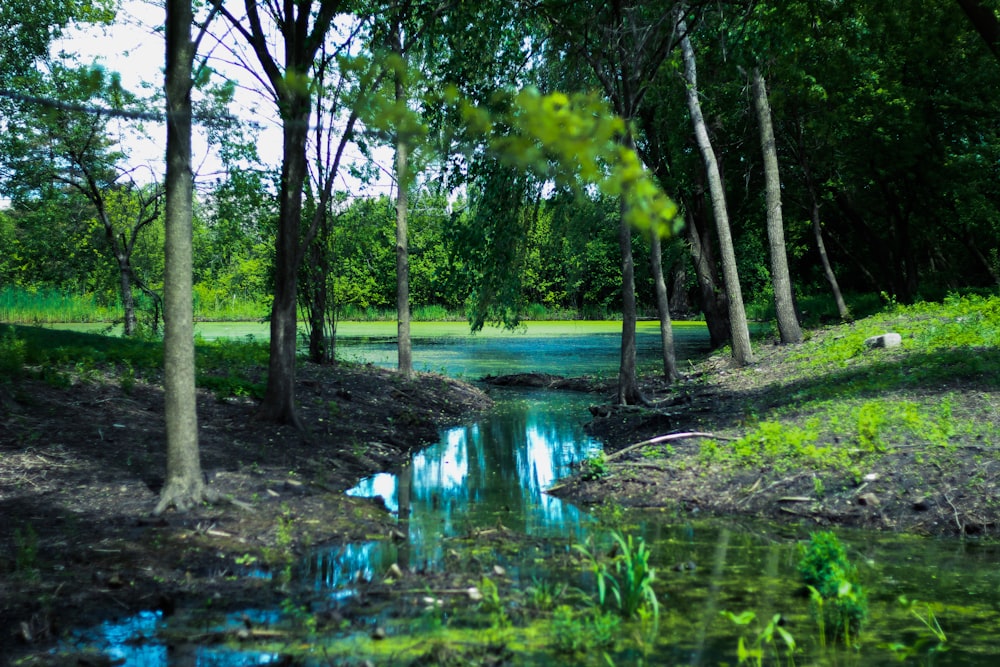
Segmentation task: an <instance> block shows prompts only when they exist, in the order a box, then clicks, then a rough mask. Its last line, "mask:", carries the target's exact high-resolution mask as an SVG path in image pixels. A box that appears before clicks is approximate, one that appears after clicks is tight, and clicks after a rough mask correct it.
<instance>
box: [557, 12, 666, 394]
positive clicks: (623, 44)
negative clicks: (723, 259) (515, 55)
mask: <svg viewBox="0 0 1000 667" xmlns="http://www.w3.org/2000/svg"><path fill="white" fill-rule="evenodd" d="M548 20H549V22H550V23H551V24H552V26H553V32H554V33H555V34H556V35H558V36H559V39H560V42H559V44H558V47H557V48H559V49H562V50H565V51H568V52H569V53H572V54H574V56H576V57H579V58H581V59H582V60H584V61H585V62H586V63H588V64H589V65H590V68H591V70H592V71H593V74H594V76H595V77H596V79H597V80H598V81H599V82H600V84H601V86H602V88H603V90H604V94H605V95H606V96H607V98H608V99H609V101H610V102H611V105H612V108H613V109H614V111H615V113H616V114H617V115H618V116H620V117H621V118H622V119H624V120H625V121H626V123H631V122H632V121H633V120H634V119H635V118H637V117H638V116H639V114H640V108H641V106H642V104H643V100H644V98H645V96H646V94H647V92H648V90H649V86H650V84H651V83H652V80H653V78H654V77H655V74H656V72H657V70H658V69H659V67H660V65H661V64H662V62H663V60H664V59H665V58H666V57H667V55H668V54H669V52H670V50H671V49H672V48H673V39H674V26H673V21H672V19H671V16H670V13H669V12H663V11H660V10H659V8H656V7H649V6H648V5H642V4H635V5H633V4H629V3H625V2H613V3H610V4H609V5H607V6H606V7H605V6H604V5H603V4H601V5H599V6H598V7H596V8H593V9H591V8H585V11H584V12H582V13H579V14H577V13H571V14H569V15H567V14H566V13H565V12H564V11H562V10H561V9H559V10H550V11H549V13H548ZM621 141H622V143H623V145H624V146H625V147H626V149H628V150H635V139H634V136H633V134H632V132H631V130H630V129H626V131H625V132H623V133H622V136H621ZM622 212H623V216H622V219H621V221H620V223H619V225H620V230H619V247H620V250H621V266H622V339H621V360H620V364H619V372H618V401H619V403H621V404H622V405H629V404H634V403H642V402H645V399H644V398H643V396H642V395H641V393H640V391H639V386H638V378H637V374H636V368H635V322H636V310H635V307H636V305H635V304H636V301H635V267H634V259H633V256H632V230H631V228H630V226H629V225H628V223H627V221H626V216H625V215H624V213H625V208H624V206H623V208H622ZM651 238H652V244H651V251H652V255H653V256H652V258H651V268H652V272H653V279H654V284H655V287H656V290H655V295H656V305H657V310H658V312H659V315H660V324H661V341H662V349H663V365H664V374H665V376H666V377H667V378H668V379H671V380H672V379H675V378H677V377H679V373H678V371H677V367H676V362H675V361H674V354H673V336H672V332H671V328H670V308H669V302H668V300H667V291H666V283H665V282H664V279H663V269H662V264H661V260H660V257H659V256H658V254H659V253H660V239H659V236H658V235H657V234H654V235H653V236H652V237H651Z"/></svg>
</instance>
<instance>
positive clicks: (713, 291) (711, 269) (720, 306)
mask: <svg viewBox="0 0 1000 667" xmlns="http://www.w3.org/2000/svg"><path fill="white" fill-rule="evenodd" d="M700 199H701V197H699V200H700ZM699 209H700V210H698V211H695V210H693V209H692V207H691V206H685V209H684V217H685V219H686V221H687V225H686V229H687V235H688V249H689V251H690V254H691V261H692V263H693V264H694V273H695V279H696V280H697V282H698V301H699V303H700V304H701V312H702V313H703V314H704V315H705V325H706V326H707V327H708V338H709V343H710V344H711V346H712V349H716V348H720V347H722V346H723V345H725V344H726V342H727V341H728V340H729V316H728V312H729V311H728V306H727V305H726V294H725V292H724V291H721V290H719V289H718V287H717V285H716V275H717V272H716V268H715V258H714V256H713V254H712V247H711V244H710V239H709V237H708V223H707V222H706V221H704V220H703V219H702V218H703V212H704V211H703V206H701V205H699ZM703 237H704V238H703Z"/></svg>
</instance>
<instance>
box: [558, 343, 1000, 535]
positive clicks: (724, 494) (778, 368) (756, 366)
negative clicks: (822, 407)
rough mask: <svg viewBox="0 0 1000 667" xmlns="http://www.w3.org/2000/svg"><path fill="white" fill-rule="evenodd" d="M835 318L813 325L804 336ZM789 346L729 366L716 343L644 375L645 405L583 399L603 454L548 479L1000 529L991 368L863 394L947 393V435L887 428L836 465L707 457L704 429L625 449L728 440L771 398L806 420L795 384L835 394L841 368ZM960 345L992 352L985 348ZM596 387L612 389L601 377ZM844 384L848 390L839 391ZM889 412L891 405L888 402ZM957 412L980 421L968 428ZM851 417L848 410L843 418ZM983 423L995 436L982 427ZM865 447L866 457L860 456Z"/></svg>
mask: <svg viewBox="0 0 1000 667" xmlns="http://www.w3.org/2000/svg"><path fill="white" fill-rule="evenodd" d="M842 329H843V327H842V328H841V329H830V330H821V331H817V332H814V340H813V342H814V344H815V343H816V342H819V339H821V338H822V337H824V336H831V337H832V336H838V335H842V334H843V330H842ZM797 353H798V349H797V348H796V347H794V346H780V345H775V344H773V343H771V344H765V345H761V346H760V347H759V348H758V349H757V359H756V361H755V363H753V364H752V365H750V366H748V367H745V368H734V367H733V365H732V364H731V361H730V359H729V358H728V357H727V356H726V355H724V354H716V355H714V356H712V357H710V358H708V359H707V360H705V361H703V362H701V363H700V364H698V365H697V366H695V367H694V368H692V369H690V372H689V373H688V374H687V376H686V377H685V378H684V379H683V380H681V381H679V382H677V383H674V384H671V385H667V384H666V383H663V382H661V381H657V380H656V379H654V378H647V380H646V382H645V383H644V384H643V389H644V392H645V395H646V397H647V398H648V399H650V401H651V402H653V403H654V404H657V405H656V407H654V408H635V407H625V408H621V407H617V406H614V405H612V404H611V401H610V400H606V402H605V404H604V405H602V406H599V407H595V408H592V411H593V412H594V413H595V418H594V420H593V421H592V422H591V423H590V424H588V426H587V430H588V431H589V432H590V433H591V434H593V435H595V436H596V437H598V438H600V439H601V440H602V441H603V442H604V443H605V452H606V453H607V454H609V456H608V457H607V460H606V463H605V464H604V467H605V468H606V470H605V474H604V475H602V476H596V475H589V476H590V477H596V478H595V479H584V477H585V476H584V475H577V476H576V477H574V478H573V479H570V480H565V481H564V482H563V483H562V484H560V485H558V486H557V487H555V488H553V489H551V490H550V492H551V493H553V494H554V495H558V496H561V497H564V498H568V499H570V500H572V501H574V502H576V503H578V504H581V505H594V504H600V503H602V502H605V501H606V500H607V499H609V498H611V499H613V501H614V502H616V503H618V504H621V505H623V506H626V507H638V508H647V507H648V508H666V509H668V510H674V511H676V512H677V513H678V514H684V515H697V514H701V515H744V516H757V517H762V518H767V519H772V520H778V521H797V522H802V523H804V524H805V525H807V526H816V527H823V526H835V525H836V526H851V527H858V528H865V529H876V530H892V531H899V532H907V533H914V534H922V535H938V536H962V537H974V538H996V537H997V536H998V535H1000V441H997V440H996V439H995V434H997V433H1000V394H998V393H997V391H996V386H997V378H995V377H987V376H986V375H980V376H979V377H955V378H951V379H945V380H940V379H939V380H936V381H935V382H933V383H928V384H926V385H916V386H914V385H909V386H908V388H907V389H905V390H900V391H895V390H894V391H888V392H885V393H880V394H877V395H872V396H870V397H862V400H864V398H871V399H875V400H877V399H880V398H883V397H889V398H895V399H900V400H903V401H907V402H911V403H913V404H915V405H921V406H924V407H923V408H922V409H924V410H926V411H928V412H930V411H933V410H935V409H937V408H938V407H939V405H940V403H941V402H942V401H948V402H949V405H950V411H951V414H952V415H953V416H954V418H955V423H956V429H955V432H954V433H952V434H951V435H950V437H949V444H948V446H946V447H942V446H939V445H930V444H928V443H925V442H921V441H919V440H911V441H907V440H905V439H904V440H894V441H892V442H889V443H888V444H887V445H886V448H885V451H883V452H881V453H879V454H878V456H875V457H864V459H865V463H863V464H861V465H859V466H858V467H857V469H855V470H849V469H845V468H836V467H824V466H818V467H808V468H801V467H796V466H792V467H791V468H790V469H784V470H783V469H781V468H780V467H778V466H760V467H741V466H729V465H725V464H718V463H717V462H712V461H705V460H704V459H703V457H702V456H701V455H700V452H701V447H703V446H704V443H705V441H706V438H704V437H701V436H694V437H687V438H680V439H676V440H671V441H668V442H663V443H658V444H656V445H650V446H640V447H636V448H634V449H629V447H630V446H631V445H634V444H636V443H640V442H642V441H644V440H647V439H650V438H654V437H656V436H659V435H663V434H677V433H692V432H693V433H700V434H706V435H710V436H713V437H714V438H715V439H716V441H717V442H719V443H720V444H722V445H723V446H725V445H726V443H727V442H732V441H734V440H736V439H737V438H740V437H742V436H744V435H746V434H747V433H748V432H750V431H751V430H752V429H753V428H754V427H755V425H756V424H757V423H758V420H760V419H762V417H761V415H767V414H769V413H770V411H772V410H775V409H778V410H780V411H781V417H780V419H781V422H782V424H790V425H800V426H801V425H804V424H806V423H807V422H808V420H810V419H811V418H812V416H813V415H812V414H811V413H810V411H809V410H808V409H797V407H796V400H797V399H796V395H797V393H798V392H802V391H814V390H815V388H816V387H818V386H821V385H822V384H823V383H826V384H827V385H829V386H830V387H833V389H831V390H830V393H831V394H832V395H834V396H835V395H836V384H837V383H838V382H845V383H846V382H849V381H850V378H851V372H852V371H848V372H845V373H844V374H843V376H842V377H841V376H837V375H836V374H833V375H831V376H827V375H825V374H817V375H816V376H815V377H808V376H807V377H803V374H802V371H801V364H802V360H801V359H794V358H793V355H796V354H797ZM866 354H867V355H869V356H868V357H867V358H860V359H857V360H856V363H857V365H858V367H859V368H863V367H865V366H866V365H868V364H878V368H880V369H881V368H884V369H885V372H886V373H904V374H905V373H909V372H911V370H914V369H913V368H912V367H913V366H914V365H915V364H919V363H921V362H920V359H921V357H920V356H919V355H914V354H913V353H912V350H906V349H903V348H899V349H896V350H885V349H873V350H869V351H868V352H867V353H866ZM969 354H972V355H975V354H979V355H994V356H995V355H996V354H997V351H996V350H994V349H986V350H978V351H977V350H970V351H969ZM605 392H606V393H605V398H606V399H611V398H613V396H614V394H613V390H610V391H609V390H608V389H605ZM845 393H849V392H845ZM890 418H891V415H890ZM962 420H965V421H966V423H974V424H976V425H977V427H978V428H977V429H975V430H973V431H966V430H965V429H964V428H963V427H961V426H958V424H959V423H960V422H961V421H962ZM846 426H849V425H846V424H845V427H846ZM984 432H985V433H992V434H994V435H993V436H992V437H991V436H989V435H987V436H985V437H984V436H983V433H984ZM833 445H834V446H836V447H843V448H855V447H857V445H856V443H855V442H854V441H853V440H852V435H851V434H850V433H849V432H848V429H846V428H845V432H844V433H843V434H841V435H839V436H835V438H834V443H833ZM868 459H875V460H868Z"/></svg>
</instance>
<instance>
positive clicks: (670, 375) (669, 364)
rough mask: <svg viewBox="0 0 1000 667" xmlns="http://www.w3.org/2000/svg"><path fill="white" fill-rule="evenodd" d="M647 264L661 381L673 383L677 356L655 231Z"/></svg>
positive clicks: (658, 236) (651, 239)
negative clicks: (657, 326)
mask: <svg viewBox="0 0 1000 667" xmlns="http://www.w3.org/2000/svg"><path fill="white" fill-rule="evenodd" d="M649 263H650V268H651V270H652V273H653V287H654V289H655V291H656V311H657V313H658V314H659V316H660V343H661V346H662V356H663V379H665V380H667V381H668V382H673V381H674V380H677V379H679V378H680V376H681V374H680V371H678V370H677V355H676V354H674V331H673V328H672V326H671V322H670V302H669V301H668V300H667V283H666V281H665V280H664V279H663V249H662V246H661V243H660V235H659V233H658V232H657V230H655V229H653V230H651V231H650V241H649Z"/></svg>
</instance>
